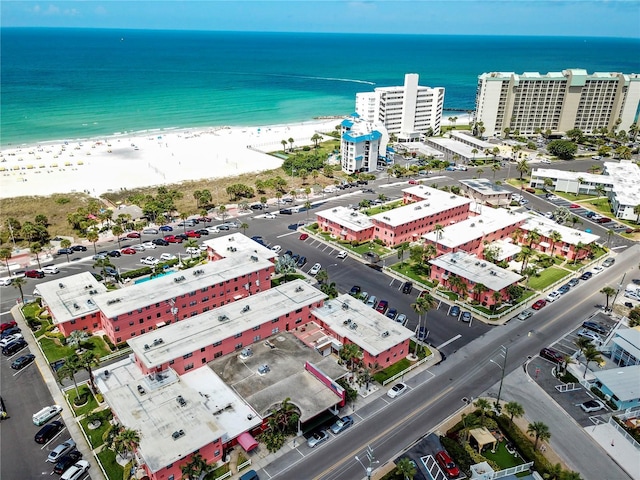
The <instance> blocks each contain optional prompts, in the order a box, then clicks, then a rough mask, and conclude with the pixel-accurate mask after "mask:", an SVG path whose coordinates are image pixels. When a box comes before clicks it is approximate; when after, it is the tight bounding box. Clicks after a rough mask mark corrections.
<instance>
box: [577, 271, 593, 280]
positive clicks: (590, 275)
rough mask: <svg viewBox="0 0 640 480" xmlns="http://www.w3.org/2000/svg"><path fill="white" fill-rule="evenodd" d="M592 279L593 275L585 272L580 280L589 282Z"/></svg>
mask: <svg viewBox="0 0 640 480" xmlns="http://www.w3.org/2000/svg"><path fill="white" fill-rule="evenodd" d="M591 277H593V273H591V272H584V273H583V274H582V275H581V276H580V280H589V279H590V278H591Z"/></svg>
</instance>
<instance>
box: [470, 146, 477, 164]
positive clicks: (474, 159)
mask: <svg viewBox="0 0 640 480" xmlns="http://www.w3.org/2000/svg"><path fill="white" fill-rule="evenodd" d="M471 153H473V160H472V161H473V163H476V154H477V153H478V149H477V148H472V149H471Z"/></svg>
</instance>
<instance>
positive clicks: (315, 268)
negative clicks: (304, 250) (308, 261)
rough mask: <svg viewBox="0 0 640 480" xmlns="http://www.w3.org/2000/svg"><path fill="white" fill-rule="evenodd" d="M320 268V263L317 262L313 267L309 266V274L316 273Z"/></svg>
mask: <svg viewBox="0 0 640 480" xmlns="http://www.w3.org/2000/svg"><path fill="white" fill-rule="evenodd" d="M321 268H322V265H320V264H319V263H316V264H314V265H313V267H311V270H309V275H312V276H313V275H317V274H318V272H319V271H320V269H321Z"/></svg>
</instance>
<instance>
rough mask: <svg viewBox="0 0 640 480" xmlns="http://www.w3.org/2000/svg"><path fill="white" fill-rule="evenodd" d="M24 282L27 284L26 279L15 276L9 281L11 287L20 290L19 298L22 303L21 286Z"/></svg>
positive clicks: (22, 293)
mask: <svg viewBox="0 0 640 480" xmlns="http://www.w3.org/2000/svg"><path fill="white" fill-rule="evenodd" d="M26 284H27V281H26V280H25V279H24V277H16V278H14V279H13V281H12V282H11V285H13V288H17V289H18V290H19V291H20V300H21V301H22V303H23V304H24V292H23V290H22V287H24V286H25V285H26Z"/></svg>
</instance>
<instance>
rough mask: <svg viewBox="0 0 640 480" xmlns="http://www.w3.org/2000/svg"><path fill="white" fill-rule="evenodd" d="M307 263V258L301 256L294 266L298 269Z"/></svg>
mask: <svg viewBox="0 0 640 480" xmlns="http://www.w3.org/2000/svg"><path fill="white" fill-rule="evenodd" d="M306 263H307V257H305V256H301V257H300V258H299V259H298V261H297V262H296V266H297V267H298V268H302V267H304V265H305V264H306Z"/></svg>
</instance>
